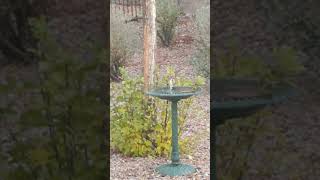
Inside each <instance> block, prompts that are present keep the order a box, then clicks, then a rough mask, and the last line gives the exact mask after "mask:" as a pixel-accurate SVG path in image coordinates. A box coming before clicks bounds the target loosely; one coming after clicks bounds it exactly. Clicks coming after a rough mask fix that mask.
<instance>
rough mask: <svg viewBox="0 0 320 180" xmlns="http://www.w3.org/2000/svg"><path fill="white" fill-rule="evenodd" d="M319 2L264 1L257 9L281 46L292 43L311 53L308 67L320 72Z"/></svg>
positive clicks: (308, 0)
mask: <svg viewBox="0 0 320 180" xmlns="http://www.w3.org/2000/svg"><path fill="white" fill-rule="evenodd" d="M319 5H320V3H319V2H318V1H314V0H306V1H302V0H298V1H294V2H293V1H290V0H283V1H276V0H270V1H269V0H262V1H259V3H257V8H258V10H259V12H260V13H261V15H262V16H264V17H265V18H266V21H267V22H268V24H267V26H266V28H267V29H266V30H268V31H269V32H274V33H273V34H274V36H275V37H276V39H277V43H278V46H283V45H290V46H292V47H293V48H295V49H299V50H301V51H302V52H303V53H305V54H306V55H307V60H306V62H304V64H305V65H306V67H307V68H308V69H309V70H311V71H313V72H315V73H317V74H318V76H319V75H320V61H319V56H320V53H319V52H320V51H319V50H320V49H319V47H320V46H319V43H320V18H319V17H320V16H319Z"/></svg>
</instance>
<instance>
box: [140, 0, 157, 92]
mask: <svg viewBox="0 0 320 180" xmlns="http://www.w3.org/2000/svg"><path fill="white" fill-rule="evenodd" d="M143 2H144V30H143V38H144V39H143V48H144V49H143V75H144V91H145V92H147V91H148V90H149V89H150V88H152V86H153V84H154V73H155V72H154V71H155V50H156V38H157V35H156V2H155V0H144V1H143Z"/></svg>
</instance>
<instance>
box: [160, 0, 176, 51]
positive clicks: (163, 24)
mask: <svg viewBox="0 0 320 180" xmlns="http://www.w3.org/2000/svg"><path fill="white" fill-rule="evenodd" d="M156 9H157V10H156V12H157V15H156V21H157V26H158V29H157V35H158V37H159V39H160V41H161V43H162V44H163V45H164V46H166V47H169V46H170V45H171V43H172V42H173V40H174V38H175V34H176V26H177V23H178V17H179V15H180V13H181V9H180V8H179V6H178V5H177V2H176V1H174V0H157V1H156Z"/></svg>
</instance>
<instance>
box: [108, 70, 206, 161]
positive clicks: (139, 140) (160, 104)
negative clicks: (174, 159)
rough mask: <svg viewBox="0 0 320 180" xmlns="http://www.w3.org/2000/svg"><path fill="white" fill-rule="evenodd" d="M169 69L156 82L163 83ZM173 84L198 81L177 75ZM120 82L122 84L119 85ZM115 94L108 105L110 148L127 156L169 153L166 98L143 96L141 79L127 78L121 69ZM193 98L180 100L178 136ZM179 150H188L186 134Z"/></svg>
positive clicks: (167, 154) (169, 131)
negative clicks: (121, 75) (120, 76)
mask: <svg viewBox="0 0 320 180" xmlns="http://www.w3.org/2000/svg"><path fill="white" fill-rule="evenodd" d="M172 75H174V73H173V72H172V70H168V74H167V75H166V76H164V77H163V78H162V79H161V80H160V81H158V82H157V86H158V85H159V86H160V85H166V83H167V82H168V77H169V76H172ZM176 82H177V84H176V85H194V86H198V85H200V83H202V82H200V81H198V82H197V83H194V82H192V81H187V80H184V79H181V78H178V77H176ZM118 86H121V87H118ZM111 89H113V90H115V89H117V94H116V95H115V97H114V100H112V102H115V103H114V104H113V105H112V107H111V122H110V130H111V148H112V149H113V150H117V151H119V152H121V153H123V154H125V155H130V156H169V154H170V153H171V122H170V117H171V110H170V103H169V102H168V101H164V100H160V99H158V98H151V99H149V98H146V96H145V94H144V92H143V79H142V78H130V77H129V76H128V75H127V74H126V73H125V72H124V71H123V81H122V84H121V85H119V84H113V86H112V87H111ZM191 103H192V98H189V99H186V100H184V101H181V102H180V103H179V120H178V121H179V137H181V134H182V132H183V129H184V125H185V121H186V117H187V112H188V110H189V108H190V105H191ZM179 143H180V147H181V151H182V152H185V151H186V150H187V146H186V145H187V144H189V143H190V139H189V138H184V139H183V140H182V141H180V142H179ZM186 143H187V144H186Z"/></svg>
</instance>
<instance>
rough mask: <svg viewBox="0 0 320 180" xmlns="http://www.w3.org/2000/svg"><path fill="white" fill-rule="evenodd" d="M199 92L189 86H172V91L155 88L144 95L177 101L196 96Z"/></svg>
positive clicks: (164, 88) (197, 88) (166, 88)
mask: <svg viewBox="0 0 320 180" xmlns="http://www.w3.org/2000/svg"><path fill="white" fill-rule="evenodd" d="M200 92H201V88H200V87H196V88H195V87H191V86H173V87H172V90H170V88H169V87H165V86H163V87H156V88H153V89H151V90H150V91H148V92H146V93H145V94H147V95H150V96H154V97H158V98H160V99H165V100H170V101H174V100H176V101H179V100H181V99H186V98H189V97H190V96H194V95H198V94H200Z"/></svg>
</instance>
